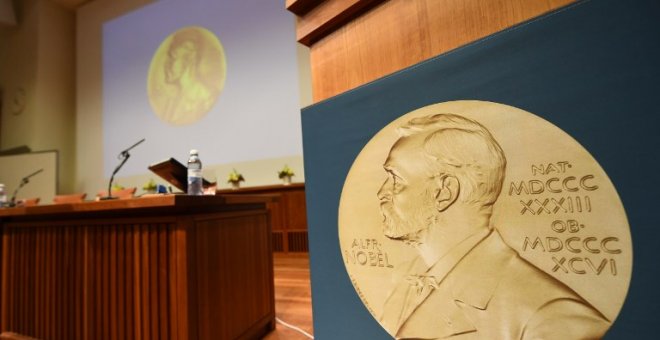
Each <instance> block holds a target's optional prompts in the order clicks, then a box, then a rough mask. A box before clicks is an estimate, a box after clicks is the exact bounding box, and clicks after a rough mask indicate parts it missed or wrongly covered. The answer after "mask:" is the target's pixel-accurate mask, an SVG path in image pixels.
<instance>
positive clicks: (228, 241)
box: [0, 197, 274, 340]
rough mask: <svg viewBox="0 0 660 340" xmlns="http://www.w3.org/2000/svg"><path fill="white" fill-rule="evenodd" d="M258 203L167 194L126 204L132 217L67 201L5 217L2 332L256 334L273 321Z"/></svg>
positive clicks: (44, 335)
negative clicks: (76, 207)
mask: <svg viewBox="0 0 660 340" xmlns="http://www.w3.org/2000/svg"><path fill="white" fill-rule="evenodd" d="M197 200H198V199H195V201H197ZM221 201H224V199H222V200H221ZM239 201H242V202H248V201H249V200H246V199H242V200H239ZM266 201H268V200H264V201H262V202H261V204H260V209H257V210H255V209H254V202H256V201H252V202H251V203H250V202H248V203H241V204H240V205H239V206H235V207H226V206H219V207H217V208H216V209H207V208H204V207H203V205H200V204H199V202H196V203H194V204H195V205H196V206H197V208H199V211H198V212H195V209H194V208H190V207H189V208H188V209H187V211H188V212H187V214H185V215H179V214H172V213H171V212H172V211H184V210H186V209H183V208H182V207H177V208H176V209H173V208H172V205H175V206H176V205H178V204H184V205H185V203H182V202H179V203H178V204H177V203H176V202H175V201H170V202H169V203H168V202H166V201H161V202H162V203H163V209H161V210H160V211H159V210H153V206H151V207H149V208H148V209H149V210H148V214H146V215H145V214H144V213H142V212H140V211H136V210H129V211H131V214H133V215H135V216H136V217H130V216H129V217H127V216H120V217H116V218H108V217H107V215H106V214H105V213H102V209H101V210H94V209H96V208H95V207H89V206H88V207H86V208H85V209H87V208H90V209H91V210H92V211H98V212H99V213H100V214H101V216H102V217H101V218H98V219H94V218H93V217H91V216H90V215H88V214H83V215H80V213H79V212H66V211H67V209H69V211H71V207H69V208H66V207H65V208H58V209H63V210H61V213H59V215H58V214H54V213H53V211H50V210H43V209H41V210H36V211H38V212H46V213H45V215H44V217H43V219H39V218H38V216H40V215H38V214H37V215H30V214H29V212H27V211H25V210H23V212H24V213H25V214H26V215H25V217H24V219H25V221H23V218H21V217H20V216H17V215H16V214H15V212H14V213H10V214H8V215H5V217H4V219H3V220H1V221H0V223H1V224H0V225H1V229H0V230H1V238H2V239H1V242H0V244H1V247H2V249H1V250H2V251H1V253H0V254H1V256H2V257H1V265H0V275H1V277H0V285H1V289H0V299H2V304H1V306H0V329H2V330H3V331H4V330H6V331H13V332H17V333H20V334H25V335H29V336H34V337H37V338H40V339H56V340H57V339H94V340H96V339H101V340H103V339H237V338H241V337H247V338H257V337H258V336H261V335H263V334H265V333H266V332H268V331H269V330H270V329H272V320H273V318H274V293H273V288H272V281H273V279H272V268H271V265H272V253H271V248H270V242H271V240H270V228H269V225H268V223H267V222H268V215H267V210H266V208H265V203H266ZM183 202H185V201H183ZM190 202H192V201H190ZM208 202H210V203H211V204H217V203H218V202H220V201H218V199H216V198H213V197H211V198H209V200H208ZM152 203H153V202H152ZM132 204H133V203H127V205H128V206H130V205H132ZM134 206H135V205H134ZM147 206H150V204H147ZM179 208H181V209H179ZM131 209H132V208H131ZM57 211H60V210H57ZM209 211H219V212H217V213H213V214H211V213H209ZM114 214H115V215H122V214H121V213H118V212H117V211H115V212H114ZM149 214H151V215H152V216H151V217H149V216H148V215H149ZM7 216H9V217H7ZM198 230H201V231H200V232H198ZM189 245H193V246H192V247H188V246H189ZM198 246H200V248H198ZM200 249H202V250H201V252H200ZM197 260H199V261H202V262H201V263H197ZM191 283H194V284H191ZM198 285H201V287H204V288H203V292H204V294H202V295H198V294H199V291H198ZM225 288H226V289H225ZM218 318H225V319H226V320H224V321H223V320H219V319H218ZM220 325H223V327H222V329H220V328H218V327H220ZM198 330H204V333H198ZM198 334H204V335H205V336H204V337H200V336H199V335H198Z"/></svg>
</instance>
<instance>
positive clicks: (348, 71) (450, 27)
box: [297, 0, 574, 102]
mask: <svg viewBox="0 0 660 340" xmlns="http://www.w3.org/2000/svg"><path fill="white" fill-rule="evenodd" d="M573 1H574V0H543V1H526V0H390V1H386V2H383V3H380V4H378V5H377V6H375V4H369V6H367V7H368V8H367V9H369V11H368V12H366V13H364V14H361V13H362V12H357V13H352V14H351V16H350V17H349V18H346V17H343V18H342V21H343V22H346V23H345V24H344V25H338V26H333V29H332V30H331V31H326V32H324V35H323V37H322V38H321V39H319V40H318V41H316V42H315V43H313V44H308V45H309V46H311V50H310V59H311V66H312V89H313V100H314V102H319V101H321V100H323V99H326V98H329V97H332V96H335V95H337V94H340V93H342V92H345V91H347V90H350V89H353V88H355V87H357V86H360V85H362V84H365V83H367V82H370V81H373V80H375V79H378V78H380V77H383V76H385V75H387V74H390V73H393V72H395V71H398V70H400V69H403V68H406V67H408V66H411V65H413V64H416V63H418V62H421V61H423V60H426V59H429V58H431V57H433V56H436V55H439V54H442V53H445V52H447V51H450V50H453V49H455V48H457V47H460V46H463V45H465V44H468V43H470V42H473V41H475V40H478V39H480V38H483V37H486V36H488V35H490V34H493V33H495V32H498V31H501V30H503V29H505V28H507V27H511V26H513V25H515V24H517V23H520V22H522V21H525V20H528V19H531V18H534V17H536V16H539V15H541V14H543V13H546V12H548V11H551V10H553V9H557V8H559V7H562V6H564V5H567V4H570V3H572V2H573ZM343 2H345V0H326V1H324V2H321V3H320V4H318V5H317V6H318V7H317V8H319V9H321V8H324V7H330V6H333V4H332V3H336V4H334V6H339V4H340V3H343ZM317 8H314V9H311V10H309V11H308V12H306V13H305V14H303V15H301V16H300V17H299V19H298V26H297V35H298V37H299V41H300V38H303V39H304V36H305V34H306V32H308V31H309V25H310V24H309V23H308V22H309V21H313V20H314V13H315V11H316V10H317ZM335 14H337V15H340V13H335ZM324 20H326V21H327V20H331V19H328V18H325V19H324ZM301 42H303V43H304V42H305V41H301Z"/></svg>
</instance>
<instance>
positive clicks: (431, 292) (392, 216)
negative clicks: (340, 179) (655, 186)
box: [339, 101, 632, 339]
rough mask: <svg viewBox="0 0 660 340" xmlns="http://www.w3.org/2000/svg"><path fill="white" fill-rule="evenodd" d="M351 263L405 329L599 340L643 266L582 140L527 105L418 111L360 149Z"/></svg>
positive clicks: (346, 251)
mask: <svg viewBox="0 0 660 340" xmlns="http://www.w3.org/2000/svg"><path fill="white" fill-rule="evenodd" d="M339 241H340V248H341V252H342V256H343V261H344V264H345V266H346V270H347V272H348V274H349V276H350V279H351V281H352V283H353V286H354V287H355V290H356V292H357V294H358V295H359V297H360V299H361V300H362V302H363V303H364V305H365V307H366V308H367V309H368V310H369V312H370V313H371V314H372V315H373V316H374V318H375V319H376V320H378V322H379V323H380V324H381V325H382V326H383V327H384V328H385V329H386V330H387V332H388V333H390V334H391V335H392V336H393V337H395V338H400V339H408V338H410V339H412V338H423V339H436V338H453V337H456V338H461V339H594V338H600V337H602V336H603V334H604V333H605V332H606V331H607V329H609V327H610V326H611V324H612V323H613V322H614V320H615V318H616V317H617V315H618V313H619V311H620V309H621V307H622V305H623V302H624V300H625V296H626V293H627V290H628V286H629V283H630V278H631V274H632V243H631V238H630V230H629V226H628V222H627V219H626V215H625V211H624V209H623V206H622V203H621V201H620V199H619V197H618V194H617V193H616V190H615V188H614V186H613V185H612V183H611V182H610V180H609V178H608V177H607V174H606V173H605V172H604V171H603V169H602V168H601V167H600V166H599V165H598V163H597V162H596V160H594V158H593V157H592V156H591V155H590V154H589V153H588V152H587V151H586V150H585V149H584V148H583V147H582V146H581V145H580V144H578V143H577V142H576V141H575V140H574V139H573V138H571V137H570V136H569V135H568V134H566V133H565V132H563V131H562V130H561V129H559V128H557V127H556V126H554V125H552V124H551V123H549V122H547V121H545V120H543V119H541V118H539V117H537V116H535V115H533V114H531V113H528V112H525V111H523V110H520V109H517V108H514V107H511V106H506V105H502V104H497V103H491V102H483V101H454V102H445V103H440V104H435V105H430V106H427V107H424V108H421V109H418V110H415V111H412V112H410V113H408V114H406V115H404V116H402V117H400V118H398V119H396V120H395V121H393V122H392V123H390V124H389V125H387V126H386V127H385V128H383V129H382V130H381V131H380V132H378V133H377V134H376V135H375V136H374V137H373V138H372V139H371V140H370V141H369V143H367V145H366V146H365V147H364V148H363V150H362V151H361V153H360V154H359V155H358V157H357V158H356V160H355V162H354V163H353V166H352V167H351V169H350V172H349V174H348V176H347V178H346V181H345V183H344V187H343V191H342V195H341V201H340V204H339Z"/></svg>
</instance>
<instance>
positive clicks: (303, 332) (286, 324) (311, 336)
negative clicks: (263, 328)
mask: <svg viewBox="0 0 660 340" xmlns="http://www.w3.org/2000/svg"><path fill="white" fill-rule="evenodd" d="M275 320H276V321H277V322H279V323H281V324H282V325H284V326H285V327H289V328H291V329H293V330H294V331H296V332H300V333H302V334H303V335H304V336H306V337H308V338H310V339H314V336H313V335H311V334H309V333H307V332H305V331H304V330H302V329H300V328H299V327H296V326H294V325H291V324H288V323H286V322H284V321H282V320H281V319H280V318H278V317H275Z"/></svg>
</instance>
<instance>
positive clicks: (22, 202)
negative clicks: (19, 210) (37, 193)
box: [16, 197, 41, 207]
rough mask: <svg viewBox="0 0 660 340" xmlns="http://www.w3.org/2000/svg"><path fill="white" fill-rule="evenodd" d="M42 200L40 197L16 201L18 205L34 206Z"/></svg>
mask: <svg viewBox="0 0 660 340" xmlns="http://www.w3.org/2000/svg"><path fill="white" fill-rule="evenodd" d="M40 200H41V199H40V198H39V197H33V198H22V199H19V200H18V201H17V202H16V205H17V206H19V207H33V206H35V205H38V204H39V201H40Z"/></svg>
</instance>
